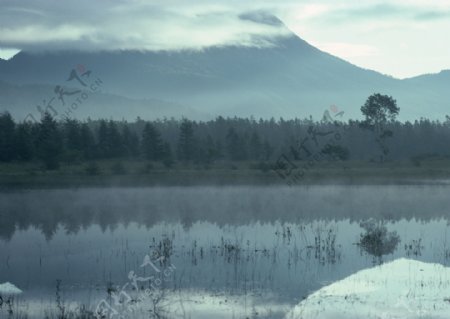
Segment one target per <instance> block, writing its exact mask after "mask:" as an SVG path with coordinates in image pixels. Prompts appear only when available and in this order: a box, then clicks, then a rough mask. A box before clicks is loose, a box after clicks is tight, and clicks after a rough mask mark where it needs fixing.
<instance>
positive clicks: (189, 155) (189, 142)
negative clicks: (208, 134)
mask: <svg viewBox="0 0 450 319" xmlns="http://www.w3.org/2000/svg"><path fill="white" fill-rule="evenodd" d="M195 151H196V143H195V139H194V128H193V126H192V123H191V122H190V121H188V120H186V119H185V120H183V122H182V123H181V126H180V136H179V139H178V158H179V159H180V160H182V161H191V160H193V159H194V154H195Z"/></svg>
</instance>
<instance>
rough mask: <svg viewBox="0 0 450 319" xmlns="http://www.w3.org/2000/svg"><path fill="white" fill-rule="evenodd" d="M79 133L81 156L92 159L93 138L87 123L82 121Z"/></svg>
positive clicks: (93, 154)
mask: <svg viewBox="0 0 450 319" xmlns="http://www.w3.org/2000/svg"><path fill="white" fill-rule="evenodd" d="M80 131H81V132H80V135H81V141H82V144H81V149H82V151H83V156H84V158H85V159H92V158H94V157H95V151H96V150H95V138H94V134H93V133H92V131H91V129H90V128H89V125H88V124H87V123H83V124H82V125H81V129H80Z"/></svg>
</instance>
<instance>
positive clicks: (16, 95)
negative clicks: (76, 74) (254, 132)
mask: <svg viewBox="0 0 450 319" xmlns="http://www.w3.org/2000/svg"><path fill="white" fill-rule="evenodd" d="M66 90H67V91H68V92H69V91H74V90H77V88H70V87H69V88H66ZM83 93H85V94H86V95H85V96H87V97H86V99H81V103H77V102H76V105H74V106H73V107H72V105H73V102H72V103H69V101H68V100H67V101H66V104H65V105H62V103H60V102H59V101H57V100H53V102H52V103H51V104H50V105H51V107H49V106H48V102H49V101H50V100H51V99H52V97H53V96H54V86H50V85H42V84H39V85H35V84H28V85H14V84H10V83H6V82H2V81H0V113H2V112H5V111H8V112H10V113H11V114H12V115H13V116H14V117H16V118H18V119H25V118H27V119H30V120H39V119H40V117H41V111H44V110H47V111H48V112H50V114H52V115H53V116H54V117H55V118H56V119H64V118H65V117H67V116H69V117H76V118H79V119H87V118H88V117H90V118H92V119H95V118H107V119H108V118H110V117H111V115H114V118H115V119H132V120H134V119H136V118H137V117H138V116H139V117H141V118H152V117H158V118H162V117H164V116H167V117H178V116H179V115H180V114H193V115H194V117H201V116H202V114H199V113H198V112H196V111H195V110H193V109H189V108H187V107H184V106H182V105H178V104H176V103H169V102H165V101H161V100H157V99H130V98H126V97H122V96H118V95H114V94H108V93H101V92H95V93H92V92H89V91H87V90H81V92H80V95H81V94H83ZM44 105H46V106H44ZM38 106H41V108H40V110H39V109H38Z"/></svg>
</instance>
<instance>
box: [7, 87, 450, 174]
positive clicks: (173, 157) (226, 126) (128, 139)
mask: <svg viewBox="0 0 450 319" xmlns="http://www.w3.org/2000/svg"><path fill="white" fill-rule="evenodd" d="M361 110H362V113H363V115H364V116H365V119H364V120H361V121H358V120H348V121H346V122H344V121H333V120H330V117H329V116H328V118H326V117H325V114H324V118H323V119H322V120H320V121H314V120H313V119H311V118H309V119H298V118H295V119H290V120H284V119H282V118H280V119H279V120H275V119H274V118H272V119H259V120H256V119H254V118H237V117H234V118H224V117H220V116H219V117H217V118H216V119H214V120H210V121H191V120H188V119H182V120H176V119H173V118H172V119H162V120H160V119H158V120H152V121H145V120H143V119H141V118H137V119H136V120H135V121H134V122H127V121H113V120H87V121H79V120H76V119H66V120H64V121H60V122H58V121H56V120H55V119H54V118H52V116H51V115H50V114H48V113H45V114H44V116H43V117H42V119H41V120H40V122H16V121H15V120H14V119H13V118H12V117H11V115H10V114H9V113H3V114H0V162H13V161H16V162H30V161H41V162H42V163H44V164H45V167H46V168H47V169H56V168H58V166H59V164H60V163H61V162H65V163H73V162H82V161H94V160H102V159H142V160H148V161H154V162H161V163H163V164H164V165H165V166H166V167H171V166H172V165H173V164H174V163H177V162H178V163H200V164H212V163H214V162H217V161H224V162H238V161H254V162H265V163H267V162H275V161H276V160H277V159H278V158H279V157H280V156H284V157H285V158H288V159H290V160H292V161H296V160H310V159H312V158H313V156H315V158H320V160H324V161H335V160H365V161H367V160H368V161H378V160H380V159H381V160H411V159H413V160H414V159H417V158H421V157H426V156H443V157H447V156H449V155H450V118H449V117H447V118H446V120H445V121H443V122H440V121H430V120H427V119H420V120H416V121H414V122H405V123H402V122H399V121H396V120H395V116H396V115H397V114H398V108H397V107H396V105H395V101H394V100H393V99H392V98H387V97H386V96H381V95H379V94H375V95H373V96H371V97H369V99H368V100H367V102H366V104H364V106H363V107H362V108H361ZM318 154H320V156H317V155H318Z"/></svg>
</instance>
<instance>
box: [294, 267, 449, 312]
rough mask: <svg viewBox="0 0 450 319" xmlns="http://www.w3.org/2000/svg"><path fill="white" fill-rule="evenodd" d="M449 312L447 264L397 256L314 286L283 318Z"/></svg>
mask: <svg viewBox="0 0 450 319" xmlns="http://www.w3.org/2000/svg"><path fill="white" fill-rule="evenodd" d="M449 314H450V268H448V267H444V266H442V265H440V264H434V263H424V262H420V261H416V260H411V259H404V258H401V259H397V260H394V261H392V262H389V263H386V264H383V265H381V266H376V267H373V268H370V269H366V270H362V271H359V272H357V273H355V274H353V275H351V276H349V277H347V278H345V279H343V280H340V281H338V282H335V283H333V284H331V285H329V286H326V287H324V288H322V289H320V290H318V291H317V292H315V293H313V294H312V295H310V296H309V297H308V298H306V299H305V300H303V301H302V302H300V304H298V305H297V306H296V307H295V308H294V309H293V310H292V311H290V312H289V313H288V314H287V315H286V317H285V318H286V319H294V318H295V319H300V318H308V319H314V318H315V319H343V318H345V319H360V318H366V319H370V318H374V319H375V318H377V319H394V318H402V319H417V318H427V319H441V318H442V319H443V318H449Z"/></svg>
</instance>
